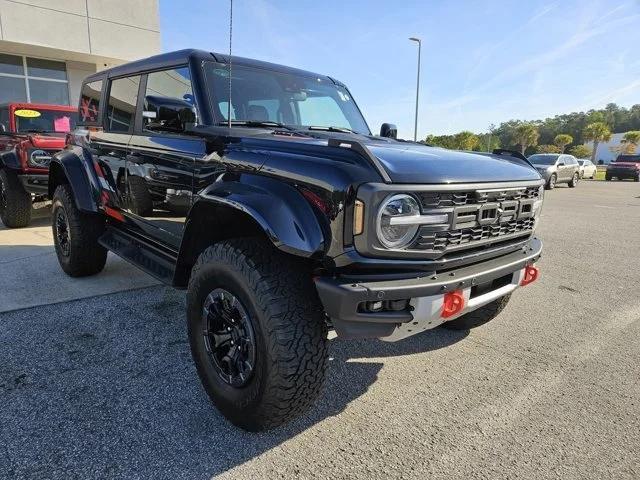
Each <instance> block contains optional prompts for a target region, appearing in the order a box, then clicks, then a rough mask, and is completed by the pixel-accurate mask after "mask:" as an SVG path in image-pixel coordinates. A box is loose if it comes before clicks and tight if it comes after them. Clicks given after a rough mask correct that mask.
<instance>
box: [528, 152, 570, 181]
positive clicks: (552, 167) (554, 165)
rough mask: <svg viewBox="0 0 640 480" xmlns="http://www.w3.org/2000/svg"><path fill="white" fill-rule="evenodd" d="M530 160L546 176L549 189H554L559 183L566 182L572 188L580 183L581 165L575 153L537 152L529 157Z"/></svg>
mask: <svg viewBox="0 0 640 480" xmlns="http://www.w3.org/2000/svg"><path fill="white" fill-rule="evenodd" d="M529 161H530V162H531V164H532V165H533V166H534V167H535V168H536V170H538V172H540V175H542V178H544V181H545V188H546V189H547V190H552V189H553V188H555V186H556V185H557V184H558V183H566V184H568V185H569V186H570V187H571V188H574V187H575V186H576V185H578V180H579V179H580V170H579V169H580V166H579V165H578V160H577V159H576V157H574V156H573V155H567V154H559V153H536V154H535V155H531V156H530V157H529Z"/></svg>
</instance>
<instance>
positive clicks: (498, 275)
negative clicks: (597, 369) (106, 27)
mask: <svg viewBox="0 0 640 480" xmlns="http://www.w3.org/2000/svg"><path fill="white" fill-rule="evenodd" d="M230 61H231V62H230ZM230 63H231V64H230ZM79 114H80V127H79V128H78V129H76V130H75V131H74V133H73V134H72V135H70V136H69V139H68V141H69V144H68V145H67V146H66V148H65V150H63V151H62V152H60V153H58V154H56V155H55V156H54V158H53V160H52V163H51V167H50V174H49V183H48V188H49V195H50V196H51V197H52V200H53V209H52V227H53V234H54V239H55V250H56V253H57V256H58V259H59V261H60V264H61V266H62V268H63V270H64V271H65V272H66V273H67V274H69V275H72V276H84V275H93V274H96V273H98V272H100V271H101V270H102V269H103V267H104V265H105V261H106V257H107V251H112V252H114V253H116V254H117V255H119V256H121V257H123V258H125V259H126V260H128V261H130V262H131V263H133V264H134V265H136V266H138V267H139V268H141V269H143V270H145V271H146V272H148V273H149V274H151V275H153V276H155V277H157V278H159V279H160V280H162V281H163V282H165V283H166V284H168V285H173V286H175V287H177V288H185V289H187V322H188V332H189V341H190V345H191V350H192V354H193V358H194V360H195V364H196V367H197V371H198V374H199V376H200V379H201V380H202V383H203V385H204V388H205V389H206V391H207V393H208V395H209V396H210V398H211V400H212V401H213V403H214V404H215V405H216V406H217V407H218V408H219V409H220V411H221V412H222V413H223V414H224V415H225V416H226V417H227V418H229V419H230V420H231V421H232V422H233V423H234V424H236V425H238V426H240V427H242V428H245V429H248V430H254V431H255V430H262V429H267V428H271V427H275V426H277V425H279V424H282V423H284V422H285V421H287V420H289V419H291V418H292V417H294V416H296V415H299V414H301V413H302V412H304V411H306V410H307V409H308V408H309V407H310V406H311V405H312V403H313V402H314V400H315V399H316V397H317V396H318V394H319V392H320V390H321V386H322V384H323V380H324V377H325V369H326V366H327V335H328V330H329V329H333V330H335V332H336V333H337V336H338V337H341V338H346V339H354V338H358V339H360V338H381V339H383V340H389V341H396V340H400V339H402V338H405V337H408V336H411V335H414V334H417V333H420V332H423V331H425V330H428V329H431V328H434V327H437V326H439V325H442V326H444V327H449V328H454V329H468V328H472V327H474V326H477V325H480V324H482V323H484V322H487V321H489V320H491V319H492V318H494V317H495V316H496V315H498V313H499V312H500V311H501V310H502V309H503V308H504V307H505V305H506V304H507V301H508V299H509V297H510V295H511V293H512V292H513V291H514V290H515V289H516V288H517V287H519V286H522V285H527V284H529V283H531V282H533V281H534V280H536V278H537V277H538V269H537V268H536V267H535V266H534V262H535V261H536V260H537V259H538V258H539V257H540V254H541V249H542V244H541V242H540V241H539V240H538V239H537V238H535V237H534V231H535V229H536V226H537V223H538V221H539V216H540V211H541V208H542V200H543V192H544V188H543V180H542V179H541V177H540V175H539V174H538V172H537V171H536V169H535V168H533V167H532V166H531V164H529V163H528V161H527V160H526V159H525V158H524V157H521V156H519V155H518V154H516V153H513V152H508V151H495V152H494V153H491V154H489V153H488V154H476V153H468V152H456V151H450V150H444V149H440V148H432V147H429V146H426V145H422V144H419V143H414V142H408V141H402V140H398V139H396V138H395V136H396V135H395V127H393V125H390V124H384V125H383V126H382V128H381V132H380V135H379V136H374V135H372V134H371V131H370V130H369V127H368V126H367V123H366V122H365V120H364V118H363V116H362V114H361V113H360V110H359V109H358V106H357V105H356V103H355V101H354V100H353V97H352V96H351V93H350V92H349V90H348V89H347V87H346V86H345V85H343V84H342V83H340V82H339V81H337V80H335V79H333V78H331V77H327V76H324V75H317V74H314V73H309V72H305V71H301V70H296V69H293V68H289V67H284V66H280V65H274V64H270V63H265V62H260V61H255V60H248V59H244V58H237V57H231V58H230V57H228V56H225V55H219V54H217V53H208V52H202V51H195V50H187V51H179V52H174V53H167V54H162V55H158V56H155V57H152V58H149V59H145V60H141V61H137V62H133V63H130V64H127V65H123V66H119V67H116V68H113V69H110V70H105V71H102V72H100V73H97V74H95V75H92V76H91V77H89V78H87V79H86V80H85V83H84V85H83V88H82V92H81V98H80V108H79Z"/></svg>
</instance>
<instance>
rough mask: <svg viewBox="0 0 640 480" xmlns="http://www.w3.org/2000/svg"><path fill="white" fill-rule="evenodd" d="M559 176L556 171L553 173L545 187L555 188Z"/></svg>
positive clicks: (548, 188) (547, 188)
mask: <svg viewBox="0 0 640 480" xmlns="http://www.w3.org/2000/svg"><path fill="white" fill-rule="evenodd" d="M557 178H558V177H556V174H555V173H552V174H551V177H549V181H548V182H547V184H546V185H545V186H544V188H545V189H546V190H553V189H554V188H556V180H557Z"/></svg>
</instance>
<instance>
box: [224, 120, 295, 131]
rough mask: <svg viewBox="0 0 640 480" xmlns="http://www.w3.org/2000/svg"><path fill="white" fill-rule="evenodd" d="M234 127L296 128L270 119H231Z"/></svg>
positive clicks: (226, 123) (225, 123)
mask: <svg viewBox="0 0 640 480" xmlns="http://www.w3.org/2000/svg"><path fill="white" fill-rule="evenodd" d="M228 124H229V122H218V123H217V125H221V126H226V125H228ZM231 126H233V127H250V128H251V127H253V128H284V129H286V130H295V129H294V128H292V127H290V126H289V125H285V124H284V123H280V122H271V121H268V120H265V121H261V120H231Z"/></svg>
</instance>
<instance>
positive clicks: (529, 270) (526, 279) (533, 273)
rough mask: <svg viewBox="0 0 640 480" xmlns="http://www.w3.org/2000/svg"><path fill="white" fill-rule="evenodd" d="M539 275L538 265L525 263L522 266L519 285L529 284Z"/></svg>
mask: <svg viewBox="0 0 640 480" xmlns="http://www.w3.org/2000/svg"><path fill="white" fill-rule="evenodd" d="M539 276H540V269H538V267H534V266H533V265H527V266H526V267H524V276H523V277H522V280H521V281H520V286H521V287H524V286H525V285H529V284H530V283H533V282H535V281H536V280H537V279H538V277H539Z"/></svg>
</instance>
